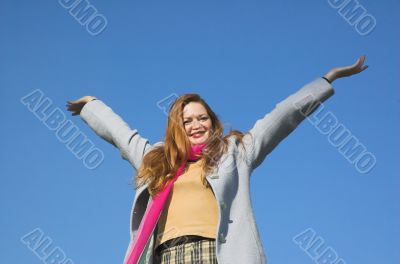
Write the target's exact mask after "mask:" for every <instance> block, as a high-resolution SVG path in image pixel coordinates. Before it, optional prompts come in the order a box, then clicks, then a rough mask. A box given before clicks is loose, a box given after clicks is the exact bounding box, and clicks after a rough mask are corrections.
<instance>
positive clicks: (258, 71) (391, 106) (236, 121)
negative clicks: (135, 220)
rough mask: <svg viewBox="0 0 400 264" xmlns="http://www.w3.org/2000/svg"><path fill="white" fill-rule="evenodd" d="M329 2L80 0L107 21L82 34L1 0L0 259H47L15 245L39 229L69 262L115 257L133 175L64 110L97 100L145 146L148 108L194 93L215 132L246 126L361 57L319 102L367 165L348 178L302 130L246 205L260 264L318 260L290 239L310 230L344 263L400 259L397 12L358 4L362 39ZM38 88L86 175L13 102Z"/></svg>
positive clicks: (46, 12) (315, 133) (152, 118)
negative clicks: (219, 125) (366, 19)
mask: <svg viewBox="0 0 400 264" xmlns="http://www.w3.org/2000/svg"><path fill="white" fill-rule="evenodd" d="M66 2H68V1H66ZM331 2H333V1H331ZM329 3H330V2H329V1H316V0H310V1H295V0H281V1H268V0H267V1H191V0H189V1H173V0H172V1H153V2H149V1H126V0H121V1H100V0H92V1H90V4H92V5H93V6H94V7H95V8H96V9H97V13H96V14H97V15H100V14H101V15H103V16H104V17H101V16H98V17H97V18H98V19H102V18H105V19H106V21H107V25H106V27H105V28H104V30H103V31H101V32H100V33H99V34H97V35H96V34H94V35H93V33H96V32H93V30H92V32H90V30H89V32H88V30H87V28H86V26H85V25H83V26H82V25H81V24H80V23H79V22H78V21H77V20H76V19H75V18H74V17H73V16H72V15H71V14H70V13H69V10H68V9H66V8H65V7H63V6H62V5H61V4H60V3H59V1H56V0H54V1H23V0H22V1H12V0H2V1H1V2H0V34H1V41H0V86H1V98H2V100H3V101H2V103H1V105H0V110H1V112H2V120H3V121H2V129H1V132H0V133H1V138H2V139H3V140H2V143H1V163H0V169H1V170H0V171H1V178H2V181H1V185H0V206H1V207H0V208H1V218H0V224H1V226H2V228H1V230H2V231H1V236H0V262H1V263H7V264H11V263H15V264H19V263H32V264H34V263H45V260H44V258H45V255H40V254H39V253H37V251H31V250H30V248H29V247H28V246H27V245H26V244H24V243H23V242H21V237H23V236H24V235H25V234H27V233H29V232H31V231H33V230H35V229H36V228H39V229H38V230H41V232H43V237H42V238H43V239H44V238H45V237H46V236H47V237H48V238H50V239H51V243H50V244H49V245H51V246H52V247H53V248H56V247H58V248H59V249H61V250H62V251H63V252H64V254H65V258H69V259H71V260H72V261H73V262H74V263H75V264H78V263H102V264H103V263H104V264H110V263H122V260H123V256H124V253H125V250H126V247H127V245H128V242H129V214H130V208H131V203H132V200H133V196H134V191H133V189H132V186H131V185H130V181H131V179H132V176H133V175H134V170H133V169H132V168H131V167H130V165H129V163H128V162H126V161H125V160H122V159H121V157H120V155H119V152H118V150H117V149H115V148H114V147H113V146H112V145H110V144H109V143H107V142H105V141H103V140H102V139H101V138H99V137H97V136H96V135H95V134H94V133H93V131H91V130H90V128H89V127H87V126H86V125H85V124H84V123H83V122H82V120H81V119H80V118H79V117H72V116H69V115H68V114H69V113H68V112H67V111H66V109H65V102H66V101H67V100H71V99H76V98H79V97H81V96H84V95H95V96H97V97H98V98H100V99H102V100H103V101H104V102H105V103H106V104H108V105H109V106H110V107H111V108H112V109H113V110H114V111H115V112H116V113H118V114H119V115H120V116H122V117H123V119H124V120H125V121H126V122H127V123H129V125H130V126H131V127H132V128H136V129H138V130H139V133H140V134H141V135H142V136H144V137H146V138H148V139H149V140H150V141H151V142H152V143H155V142H157V141H159V140H161V139H162V137H163V134H164V131H165V124H166V116H165V114H164V113H163V112H162V111H161V110H160V109H159V108H158V107H157V102H158V101H159V100H162V99H163V98H165V97H167V96H169V95H170V94H173V93H176V94H178V95H180V94H183V93H187V92H196V93H199V94H201V95H202V96H203V97H204V98H205V99H206V100H207V102H208V103H209V104H210V105H211V107H212V108H213V109H214V110H215V112H216V113H217V114H218V115H219V117H220V118H221V120H222V121H223V122H224V123H226V124H227V129H228V128H233V129H239V130H242V131H247V130H248V129H250V128H251V127H252V126H253V125H254V123H255V121H256V120H257V119H259V118H261V117H263V116H264V115H265V114H266V113H268V112H269V111H271V110H272V109H273V108H274V106H275V104H276V103H278V102H279V101H281V100H283V99H284V98H285V97H287V96H288V95H290V94H291V93H293V92H295V91H296V90H297V89H299V88H300V87H302V86H303V85H304V84H306V83H308V82H310V81H312V80H314V79H315V78H318V77H319V76H321V75H323V74H324V73H326V72H327V71H328V70H329V69H330V68H332V67H336V66H343V65H349V64H352V63H353V62H354V61H355V60H356V59H357V57H358V56H360V55H362V54H366V55H367V60H366V64H368V65H369V66H370V68H369V69H367V70H366V71H365V72H363V73H361V74H359V75H357V76H354V77H351V78H345V79H340V80H338V81H336V82H335V83H334V89H335V95H334V96H332V97H331V98H330V99H329V100H328V101H326V102H325V104H324V106H325V109H326V110H327V111H330V112H332V113H333V114H334V115H335V117H336V118H337V119H338V122H340V123H341V124H343V125H344V126H345V127H346V128H347V129H348V130H349V131H351V133H352V135H353V136H354V137H356V138H357V139H358V140H359V142H360V143H362V144H363V145H364V146H365V147H366V149H367V150H368V151H369V152H371V153H372V154H373V155H374V156H375V157H376V166H375V167H374V168H373V169H372V170H371V171H370V172H369V173H366V174H365V173H364V174H363V173H359V172H358V171H357V169H356V168H355V166H354V165H353V164H351V163H350V162H348V161H347V160H346V158H345V157H344V156H343V155H342V154H341V153H339V151H338V148H336V147H334V146H332V145H331V144H330V143H329V141H328V136H327V135H324V134H321V133H320V132H319V130H318V129H317V128H316V126H315V125H314V124H313V123H311V122H308V121H304V122H303V123H302V124H301V125H300V126H299V127H298V128H297V129H296V130H295V131H294V132H293V133H292V134H291V135H290V136H289V137H288V138H286V139H285V140H284V141H283V142H282V143H281V144H280V145H279V146H278V147H277V148H276V149H275V150H274V151H273V153H272V154H270V155H269V156H268V157H267V158H266V160H265V161H264V163H263V164H262V165H261V166H260V167H259V168H257V169H256V170H255V171H254V173H253V176H252V179H251V184H252V186H251V191H252V201H253V205H254V212H255V216H256V220H257V223H258V227H259V231H260V235H261V238H262V241H263V246H264V249H265V251H266V253H267V258H268V260H269V263H272V264H289V263H296V264H309V263H310V264H311V263H316V262H315V261H314V259H313V258H311V257H310V256H309V255H308V254H307V253H306V252H305V251H303V250H302V249H301V247H300V246H299V245H297V244H295V243H294V242H293V241H292V238H293V237H294V236H296V235H297V234H299V233H301V232H303V231H305V230H306V229H307V228H312V230H314V231H315V236H316V237H317V236H320V237H321V238H322V239H323V240H324V243H325V246H326V247H331V248H332V249H334V250H335V251H336V253H337V255H338V257H340V258H341V259H343V260H344V261H346V263H348V264H349V263H363V264H373V263H383V264H396V263H400V251H399V250H398V245H399V244H400V229H399V223H400V215H399V202H398V201H399V198H400V197H399V186H400V185H399V183H400V182H399V177H398V175H399V161H398V158H399V156H400V153H399V139H398V136H396V135H399V134H400V133H399V132H400V131H399V130H400V129H399V112H400V111H399V102H400V98H399V84H400V82H399V62H398V59H399V49H398V47H400V43H399V42H400V39H399V31H398V23H397V22H398V21H397V20H398V14H399V11H400V10H399V7H400V4H399V2H398V1H395V0H384V1H372V0H360V1H359V3H360V4H361V5H362V6H363V7H364V8H365V10H366V12H367V13H368V14H369V15H371V16H373V17H374V18H375V19H376V26H375V28H374V29H373V30H372V31H371V32H369V34H366V35H360V34H359V33H358V32H357V28H356V25H354V26H352V25H350V24H349V23H348V22H347V21H346V19H345V18H344V17H342V16H341V15H340V13H339V12H338V10H337V9H335V8H333V7H331V5H330V4H329ZM99 21H100V20H99ZM104 21H105V20H103V22H104ZM100 22H102V21H100ZM93 23H94V22H93ZM359 26H360V25H359ZM90 33H92V34H90ZM396 47H397V48H396ZM36 89H40V91H42V92H43V95H44V97H46V98H48V99H50V100H51V104H52V106H53V107H55V108H57V107H58V108H60V109H62V110H63V112H64V113H65V114H66V115H67V116H66V117H67V119H69V120H71V121H73V122H74V124H75V125H76V126H77V127H78V128H79V130H80V131H81V132H82V133H84V134H85V135H86V136H87V137H88V138H89V139H90V140H92V142H93V144H94V145H95V146H96V147H98V148H99V149H101V151H102V152H103V153H104V161H103V162H102V163H101V164H100V166H98V167H97V168H96V169H93V170H90V169H88V168H86V167H85V165H84V163H83V162H82V160H80V159H78V158H76V156H75V155H74V153H72V152H71V151H70V150H69V149H68V148H67V146H66V144H64V143H62V142H60V141H59V140H58V138H57V137H56V134H55V131H52V130H50V129H49V128H48V127H47V126H46V125H45V124H44V123H43V122H42V121H41V120H40V119H39V118H37V117H36V116H35V115H34V114H33V113H32V112H30V111H29V109H28V107H27V106H25V105H24V104H22V103H21V101H20V100H21V98H22V97H24V96H25V95H27V94H29V93H31V92H32V91H34V90H36ZM396 175H397V176H396ZM396 245H397V246H396ZM49 249H50V248H49ZM35 252H36V253H35ZM36 254H39V256H37V255H36Z"/></svg>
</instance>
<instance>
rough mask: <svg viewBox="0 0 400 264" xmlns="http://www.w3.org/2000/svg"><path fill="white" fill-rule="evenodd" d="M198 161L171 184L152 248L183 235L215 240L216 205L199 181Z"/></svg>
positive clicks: (210, 193)
mask: <svg viewBox="0 0 400 264" xmlns="http://www.w3.org/2000/svg"><path fill="white" fill-rule="evenodd" d="M202 173H203V172H202V169H201V160H198V161H197V162H194V163H188V165H187V168H186V171H185V172H184V173H183V174H182V175H181V176H179V177H178V179H177V181H176V182H175V183H174V186H173V188H172V191H171V193H170V196H169V199H168V200H167V201H166V204H165V207H164V210H163V212H162V213H161V216H160V219H159V222H158V234H157V239H156V244H155V246H156V247H157V246H158V245H160V244H162V243H163V242H165V241H167V240H169V239H172V238H176V237H179V236H183V235H198V236H204V237H209V238H216V228H217V224H218V205H217V202H216V200H215V196H214V193H213V191H212V189H211V188H210V187H205V186H204V185H203V183H202V181H201V174H202Z"/></svg>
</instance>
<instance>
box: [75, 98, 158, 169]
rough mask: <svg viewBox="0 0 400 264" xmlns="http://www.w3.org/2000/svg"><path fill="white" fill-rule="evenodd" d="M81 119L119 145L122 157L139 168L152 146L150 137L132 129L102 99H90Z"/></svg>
mask: <svg viewBox="0 0 400 264" xmlns="http://www.w3.org/2000/svg"><path fill="white" fill-rule="evenodd" d="M80 117H81V119H82V120H83V121H84V122H85V123H86V124H88V125H89V127H90V128H91V129H92V130H93V131H94V132H95V133H96V134H97V135H98V136H100V137H101V138H103V139H104V140H106V141H107V142H109V143H111V144H112V145H114V146H115V147H117V148H118V149H119V151H120V153H121V157H122V158H123V159H124V160H127V161H129V163H130V164H131V165H132V166H133V167H134V168H135V170H138V169H139V167H140V165H141V163H142V159H143V156H144V154H145V152H146V151H147V150H149V149H150V148H151V147H152V146H151V145H150V144H149V141H148V139H146V138H143V137H141V136H140V135H139V133H138V131H137V129H131V128H130V127H129V126H128V124H126V123H125V122H124V120H122V118H121V117H120V116H119V115H117V114H116V113H114V112H113V110H112V109H111V108H110V107H108V106H107V105H106V104H105V103H104V102H103V101H101V100H98V99H97V100H93V101H89V102H88V103H86V104H85V105H84V107H83V108H82V110H81V113H80Z"/></svg>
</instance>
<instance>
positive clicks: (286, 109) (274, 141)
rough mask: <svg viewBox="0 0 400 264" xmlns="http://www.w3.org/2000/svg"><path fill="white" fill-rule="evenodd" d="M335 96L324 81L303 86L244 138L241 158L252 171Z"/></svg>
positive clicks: (260, 121)
mask: <svg viewBox="0 0 400 264" xmlns="http://www.w3.org/2000/svg"><path fill="white" fill-rule="evenodd" d="M333 94H334V89H333V87H332V85H331V84H330V83H329V82H327V81H326V80H325V79H323V78H317V79H315V80H314V81H312V82H310V83H308V84H306V85H304V86H303V87H302V88H301V89H300V90H298V91H297V92H295V93H294V94H292V95H290V96H289V97H287V98H286V99H285V100H283V101H281V102H280V103H278V104H277V105H276V106H275V108H274V109H273V110H272V111H271V112H269V113H267V114H266V115H265V116H264V117H263V118H261V119H259V120H257V122H256V123H255V125H254V126H253V127H252V128H251V129H250V130H249V132H248V133H246V134H245V136H244V137H243V146H244V149H241V151H240V153H239V155H240V157H241V158H242V159H245V162H246V163H247V164H248V166H250V168H251V169H252V170H253V169H255V168H257V167H258V166H259V165H260V164H261V163H262V162H263V161H264V159H265V157H266V156H267V155H268V154H269V153H270V152H271V151H272V150H273V149H274V148H275V147H276V146H277V145H278V144H279V143H280V142H281V141H282V140H283V139H284V138H285V137H287V136H288V135H289V134H290V133H291V132H292V131H293V130H294V129H295V128H296V127H297V126H298V125H299V124H300V123H301V122H302V121H303V120H304V119H305V118H306V116H309V115H310V114H312V113H313V112H314V111H315V110H316V109H317V108H318V106H319V105H320V104H321V103H322V102H323V101H325V100H326V99H328V98H329V97H331V96H332V95H333Z"/></svg>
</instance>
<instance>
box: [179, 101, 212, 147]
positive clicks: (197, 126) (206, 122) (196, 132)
mask: <svg viewBox="0 0 400 264" xmlns="http://www.w3.org/2000/svg"><path fill="white" fill-rule="evenodd" d="M183 126H184V128H185V131H186V135H187V136H188V138H189V141H190V144H191V145H196V144H201V143H204V142H205V141H206V140H207V139H208V137H210V136H211V128H212V123H211V119H210V117H209V115H208V114H207V110H206V109H205V108H204V106H203V105H202V104H201V103H197V102H190V103H188V104H187V105H186V106H185V107H184V108H183Z"/></svg>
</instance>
